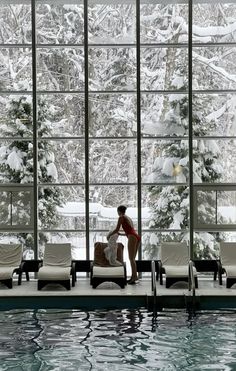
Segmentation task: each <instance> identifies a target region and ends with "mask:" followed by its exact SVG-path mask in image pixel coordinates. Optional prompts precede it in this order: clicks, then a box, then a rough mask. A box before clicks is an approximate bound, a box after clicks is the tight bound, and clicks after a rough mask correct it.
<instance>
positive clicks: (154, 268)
mask: <svg viewBox="0 0 236 371" xmlns="http://www.w3.org/2000/svg"><path fill="white" fill-rule="evenodd" d="M151 264H152V282H151V284H152V296H153V315H154V316H156V314H157V285H156V265H155V261H154V260H152V263H151Z"/></svg>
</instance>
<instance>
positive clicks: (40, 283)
mask: <svg viewBox="0 0 236 371" xmlns="http://www.w3.org/2000/svg"><path fill="white" fill-rule="evenodd" d="M41 266H42V265H41ZM70 275H71V276H72V287H74V286H75V281H76V272H75V262H72V263H71V271H70ZM51 283H53V284H59V285H61V286H63V287H65V289H66V290H70V289H71V284H70V279H69V280H38V290H41V289H42V288H43V287H44V286H46V285H48V284H51Z"/></svg>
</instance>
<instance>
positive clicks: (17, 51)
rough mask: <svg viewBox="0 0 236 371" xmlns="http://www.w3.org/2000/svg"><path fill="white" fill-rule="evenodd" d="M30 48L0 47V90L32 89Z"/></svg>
mask: <svg viewBox="0 0 236 371" xmlns="http://www.w3.org/2000/svg"><path fill="white" fill-rule="evenodd" d="M31 54H32V50H31V49H30V48H24V49H23V48H8V49H6V48H0V61H1V63H0V76H1V81H0V90H31V89H32V66H31V63H32V62H31V60H32V56H31Z"/></svg>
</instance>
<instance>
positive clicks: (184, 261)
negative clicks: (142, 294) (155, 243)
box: [159, 242, 198, 288]
mask: <svg viewBox="0 0 236 371" xmlns="http://www.w3.org/2000/svg"><path fill="white" fill-rule="evenodd" d="M163 273H165V276H166V287H167V288H169V287H170V286H172V285H173V284H174V283H175V282H179V281H185V282H188V278H189V250H188V246H187V243H186V242H163V243H162V244H161V249H160V262H159V274H160V284H161V285H163V276H162V275H163ZM193 274H194V279H195V287H196V288H197V287H198V281H197V271H196V268H195V267H193Z"/></svg>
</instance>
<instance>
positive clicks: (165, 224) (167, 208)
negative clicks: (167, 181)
mask: <svg viewBox="0 0 236 371" xmlns="http://www.w3.org/2000/svg"><path fill="white" fill-rule="evenodd" d="M142 191H143V192H142V195H143V199H142V206H143V209H142V217H143V218H142V227H143V228H144V229H145V228H146V229H169V230H171V229H176V230H185V229H187V228H188V227H189V195H188V188H187V187H186V186H158V185H153V186H145V187H142ZM145 219H146V220H145Z"/></svg>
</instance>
